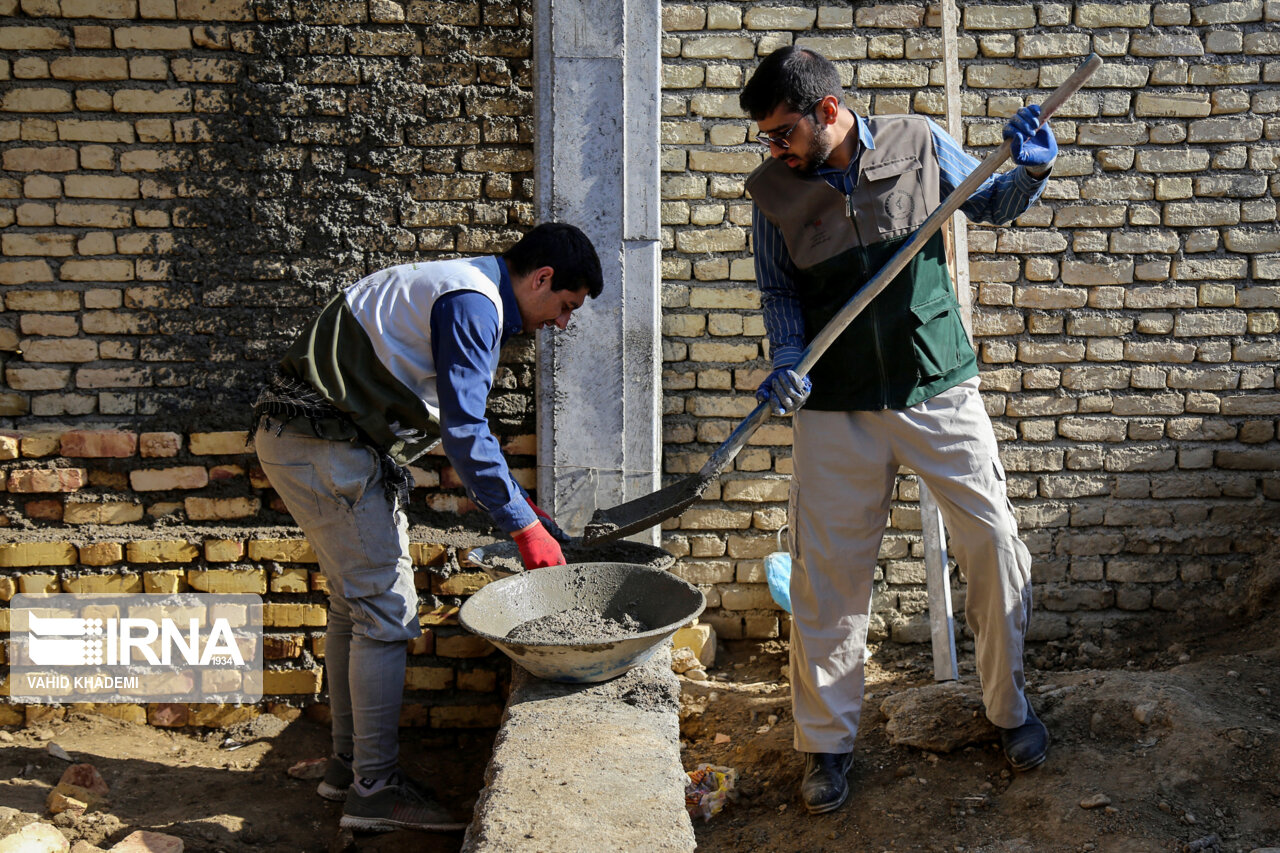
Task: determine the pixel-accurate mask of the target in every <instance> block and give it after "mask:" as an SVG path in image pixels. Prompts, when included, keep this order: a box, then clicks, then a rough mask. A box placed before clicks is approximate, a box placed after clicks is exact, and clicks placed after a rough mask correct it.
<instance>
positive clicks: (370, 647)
mask: <svg viewBox="0 0 1280 853" xmlns="http://www.w3.org/2000/svg"><path fill="white" fill-rule="evenodd" d="M278 427H279V423H278V422H272V421H270V420H267V421H266V422H264V424H263V426H262V427H261V428H260V429H259V430H258V433H257V435H256V436H255V438H254V441H255V442H256V444H257V450H258V460H259V461H260V462H261V463H262V469H263V471H264V472H266V475H267V479H269V480H270V481H271V486H272V488H274V489H275V490H276V492H277V493H278V494H279V495H280V497H281V499H282V500H283V501H284V503H285V506H286V507H288V509H289V513H290V515H292V516H293V519H294V521H296V522H297V523H298V526H299V527H301V528H302V531H303V532H304V533H305V534H306V536H307V541H308V542H310V543H311V547H312V549H313V550H314V551H315V552H316V557H317V559H318V560H319V562H320V571H321V572H323V573H324V577H325V580H326V581H328V584H329V620H328V628H327V630H326V632H325V669H326V671H327V673H328V683H329V705H330V708H331V710H332V713H333V750H334V752H336V753H346V754H354V756H355V761H354V768H355V772H356V775H357V776H361V777H365V778H370V779H380V778H383V777H386V776H389V775H391V773H392V772H393V771H394V770H395V769H396V761H397V758H398V756H399V725H400V706H401V699H402V697H403V694H404V674H405V658H406V650H407V646H406V641H407V640H411V639H413V638H414V637H417V636H419V635H420V634H421V633H422V631H421V629H420V628H419V626H418V593H417V590H416V589H415V588H414V585H413V563H412V561H411V560H410V559H409V534H408V522H407V519H406V518H405V514H404V512H403V511H402V510H401V509H400V508H398V507H396V506H395V505H394V502H393V501H391V500H388V498H387V496H386V494H385V491H384V489H383V477H382V472H381V468H380V466H379V464H378V456H377V454H376V453H374V451H372V450H370V449H369V448H368V447H366V446H364V445H363V444H360V443H359V442H350V441H331V440H328V439H322V438H316V437H315V435H314V434H313V433H312V432H311V430H310V428H309V427H308V426H307V423H306V421H305V420H302V419H298V420H294V421H291V422H290V423H288V424H285V426H284V429H283V430H282V431H281V432H280V434H279V435H277V434H276V429H277V428H278Z"/></svg>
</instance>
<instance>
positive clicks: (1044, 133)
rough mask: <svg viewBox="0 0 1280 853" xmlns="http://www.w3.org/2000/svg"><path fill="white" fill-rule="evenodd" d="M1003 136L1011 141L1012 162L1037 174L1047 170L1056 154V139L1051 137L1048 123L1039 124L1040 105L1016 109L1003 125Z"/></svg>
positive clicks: (1051, 132)
mask: <svg viewBox="0 0 1280 853" xmlns="http://www.w3.org/2000/svg"><path fill="white" fill-rule="evenodd" d="M1004 138H1005V139H1008V140H1009V141H1011V142H1012V143H1013V146H1012V152H1013V162H1015V163H1017V164H1018V165H1019V166H1026V167H1028V168H1030V169H1031V170H1032V171H1033V172H1035V173H1037V174H1043V173H1045V172H1047V171H1049V167H1050V166H1052V165H1053V158H1055V157H1057V156H1058V140H1056V139H1054V138H1053V131H1052V130H1050V129H1049V123H1048V122H1045V123H1044V126H1043V127H1041V126H1040V105H1039V104H1032V105H1031V106H1029V107H1023V108H1022V109H1020V110H1018V112H1017V113H1016V114H1015V115H1014V117H1013V118H1011V119H1009V123H1008V124H1006V125H1005V126H1004Z"/></svg>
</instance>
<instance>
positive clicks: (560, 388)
mask: <svg viewBox="0 0 1280 853" xmlns="http://www.w3.org/2000/svg"><path fill="white" fill-rule="evenodd" d="M661 29H662V27H661V13H660V8H659V2H658V0H594V2H590V3H588V2H586V0H536V3H535V5H534V118H535V141H534V155H535V167H534V180H535V194H536V195H535V209H536V213H537V217H538V220H539V221H549V220H557V221H562V222H569V223H572V224H574V225H577V226H578V227H579V228H581V229H582V230H583V231H585V232H586V234H587V236H588V237H590V238H591V241H592V243H594V244H595V246H596V250H597V251H598V252H599V254H600V261H601V264H602V265H603V267H604V281H605V291H604V294H603V295H602V296H601V297H600V298H598V299H594V300H588V303H587V305H586V306H585V307H584V308H583V309H582V310H581V311H578V312H576V313H575V315H574V318H573V321H572V323H571V324H570V326H569V329H568V330H567V331H565V332H559V331H543V332H539V333H538V499H539V502H540V504H541V505H542V506H543V508H544V509H546V510H547V511H548V512H550V513H552V514H553V515H554V516H555V517H556V519H557V520H558V521H559V522H560V523H561V524H562V525H563V526H564V527H565V528H566V529H567V530H568V531H569V532H571V533H579V532H581V530H582V528H583V526H585V525H586V523H587V521H589V520H590V518H591V513H592V512H593V511H594V510H595V509H596V508H597V507H609V506H613V505H615V504H618V503H622V502H623V501H626V500H630V499H631V498H634V497H639V496H641V495H644V494H648V493H649V492H652V491H654V490H655V489H657V488H658V487H659V485H660V465H661V450H662V422H661V412H662V409H661V397H662V387H661V382H660V372H661V339H660V323H659V318H660V306H661V301H660V288H661V257H660V255H661V252H660V245H659V237H660V235H659V187H658V178H659V165H658V156H659V135H658V134H659V122H660V107H659V100H660V97H661V52H660V49H659V39H660V36H661ZM657 535H658V533H657V531H656V530H655V531H652V532H651V533H650V534H648V536H647V537H646V538H648V539H650V540H651V541H654V542H656V541H657Z"/></svg>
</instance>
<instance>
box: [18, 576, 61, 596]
mask: <svg viewBox="0 0 1280 853" xmlns="http://www.w3.org/2000/svg"><path fill="white" fill-rule="evenodd" d="M18 589H19V590H21V591H22V592H25V593H27V594H28V595H31V594H36V593H44V592H57V591H58V576H57V575H46V574H39V575H34V574H33V575H19V576H18Z"/></svg>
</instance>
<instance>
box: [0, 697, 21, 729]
mask: <svg viewBox="0 0 1280 853" xmlns="http://www.w3.org/2000/svg"><path fill="white" fill-rule="evenodd" d="M0 695H7V694H0ZM23 707H24V706H22V705H6V704H4V703H3V702H0V726H21V725H25V724H26V722H27V717H26V714H24V713H23Z"/></svg>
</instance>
